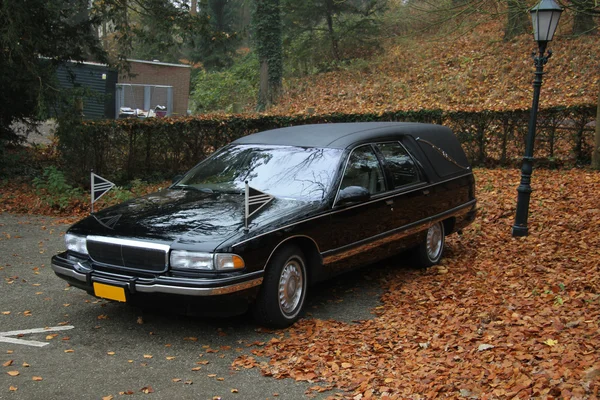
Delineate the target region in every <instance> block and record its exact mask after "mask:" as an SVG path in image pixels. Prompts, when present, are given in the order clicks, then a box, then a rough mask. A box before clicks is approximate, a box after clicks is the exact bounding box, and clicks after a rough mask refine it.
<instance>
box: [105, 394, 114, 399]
mask: <svg viewBox="0 0 600 400" xmlns="http://www.w3.org/2000/svg"><path fill="white" fill-rule="evenodd" d="M113 399H114V397H113V395H112V394H109V395H108V396H104V397H102V400H113Z"/></svg>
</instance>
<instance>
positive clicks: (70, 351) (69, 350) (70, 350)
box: [65, 349, 75, 353]
mask: <svg viewBox="0 0 600 400" xmlns="http://www.w3.org/2000/svg"><path fill="white" fill-rule="evenodd" d="M65 353H75V350H73V349H67V350H65Z"/></svg>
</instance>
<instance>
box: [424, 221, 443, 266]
mask: <svg viewBox="0 0 600 400" xmlns="http://www.w3.org/2000/svg"><path fill="white" fill-rule="evenodd" d="M425 247H426V249H427V258H429V259H430V260H431V261H432V262H437V261H438V260H439V258H440V256H441V255H442V250H443V249H444V227H443V225H442V223H441V222H438V223H436V224H435V225H433V226H432V227H430V228H429V229H428V230H427V238H426V239H425Z"/></svg>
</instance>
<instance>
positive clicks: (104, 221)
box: [94, 214, 123, 229]
mask: <svg viewBox="0 0 600 400" xmlns="http://www.w3.org/2000/svg"><path fill="white" fill-rule="evenodd" d="M121 215H123V214H117V215H109V216H108V217H103V218H98V217H96V216H95V215H94V218H96V221H98V223H99V224H100V225H102V226H104V227H105V228H108V229H115V226H116V225H117V222H119V219H121Z"/></svg>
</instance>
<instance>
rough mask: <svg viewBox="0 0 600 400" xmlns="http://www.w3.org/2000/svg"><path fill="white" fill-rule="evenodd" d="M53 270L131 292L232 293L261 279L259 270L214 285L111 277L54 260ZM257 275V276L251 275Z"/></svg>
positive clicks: (87, 282)
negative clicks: (239, 278) (61, 264)
mask: <svg viewBox="0 0 600 400" xmlns="http://www.w3.org/2000/svg"><path fill="white" fill-rule="evenodd" d="M51 266H52V270H53V271H54V272H55V273H56V275H58V276H59V277H64V278H67V280H68V278H71V279H74V280H77V281H80V282H82V283H84V284H85V285H86V286H90V289H91V287H92V282H99V283H104V284H107V285H113V286H120V287H128V288H129V290H130V292H132V293H136V292H139V293H167V294H176V295H184V296H217V295H223V294H229V293H235V292H239V291H242V290H246V289H250V288H253V287H255V286H259V285H260V284H261V283H262V281H263V277H262V271H259V272H258V273H252V274H249V276H250V279H248V280H245V281H243V282H235V283H227V280H228V279H220V280H218V281H216V282H220V284H218V285H217V286H214V285H215V281H214V280H208V279H190V278H171V277H159V278H156V279H152V280H148V279H134V278H133V277H127V276H122V278H124V279H113V278H110V277H106V276H102V275H100V274H96V273H93V272H92V270H91V269H88V268H86V267H84V266H83V265H81V264H80V263H78V264H76V266H75V267H74V268H68V267H63V266H60V265H57V264H55V263H52V264H51ZM255 275H260V276H259V277H257V278H252V276H255ZM128 278H129V280H128ZM202 284H204V285H208V284H210V285H211V287H197V286H194V285H202Z"/></svg>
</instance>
